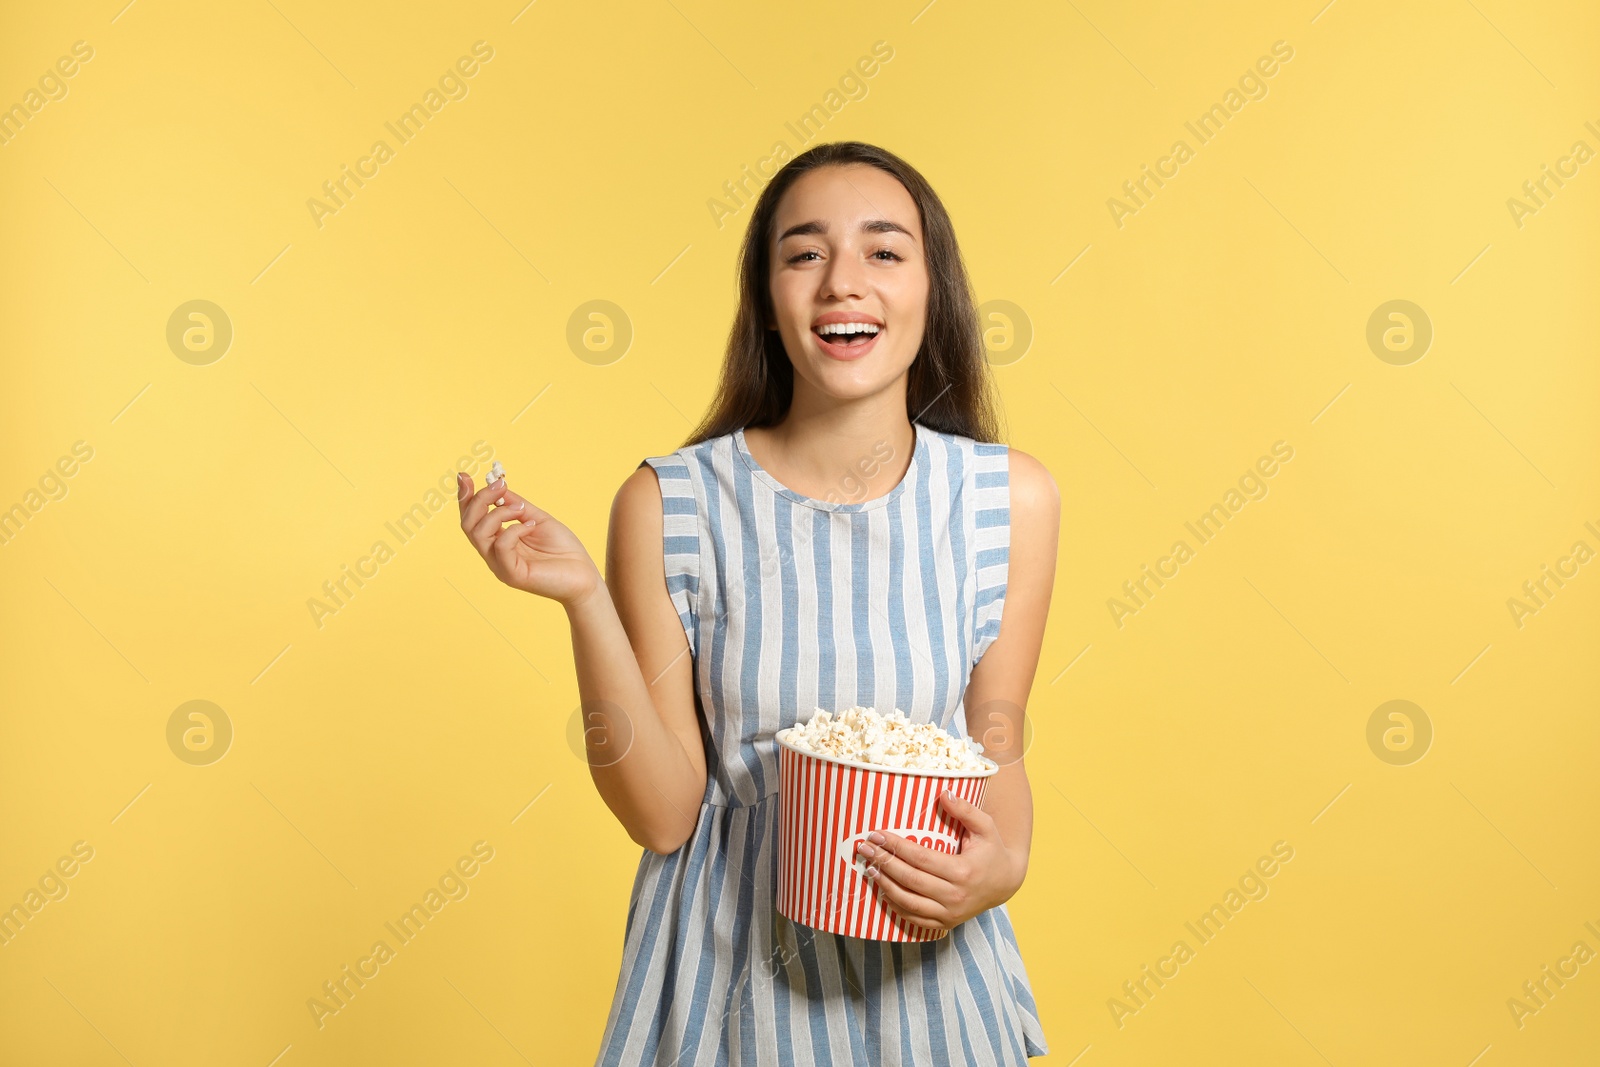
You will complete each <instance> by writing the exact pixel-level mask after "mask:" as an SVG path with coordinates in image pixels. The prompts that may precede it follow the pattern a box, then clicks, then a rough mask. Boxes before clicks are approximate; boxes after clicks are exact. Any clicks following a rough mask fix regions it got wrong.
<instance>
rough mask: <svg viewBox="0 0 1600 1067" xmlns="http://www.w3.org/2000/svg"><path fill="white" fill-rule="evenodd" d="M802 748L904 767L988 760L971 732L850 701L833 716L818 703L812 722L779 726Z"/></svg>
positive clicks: (970, 767)
mask: <svg viewBox="0 0 1600 1067" xmlns="http://www.w3.org/2000/svg"><path fill="white" fill-rule="evenodd" d="M783 734H784V740H786V741H788V742H789V743H790V744H791V745H793V746H794V747H795V748H798V749H800V750H801V751H802V752H810V753H813V754H815V755H818V756H828V757H830V758H832V759H841V760H851V761H854V762H856V763H871V764H876V765H878V766H880V767H896V768H900V769H902V770H908V771H963V772H969V771H970V772H981V771H986V770H989V769H990V766H991V764H990V763H989V761H988V760H986V759H984V758H983V754H982V753H983V748H982V746H980V745H979V744H978V743H977V742H976V741H974V740H973V739H972V738H970V737H968V738H965V739H962V738H958V737H953V736H952V735H950V734H949V733H946V732H945V731H944V730H942V729H940V728H939V727H938V726H937V725H935V724H933V723H931V722H912V721H911V720H910V719H909V718H907V717H906V713H905V712H903V711H901V710H900V709H899V708H895V709H894V710H892V711H890V712H889V714H887V715H880V714H878V712H877V711H876V710H875V709H873V708H862V707H854V708H849V709H847V710H845V711H841V712H839V714H838V715H837V716H835V715H834V714H832V713H831V712H828V711H825V710H823V709H822V708H818V709H817V710H816V711H815V712H814V713H813V714H812V716H811V721H810V722H802V723H796V724H795V725H794V726H792V727H790V728H789V729H787V730H785V731H783Z"/></svg>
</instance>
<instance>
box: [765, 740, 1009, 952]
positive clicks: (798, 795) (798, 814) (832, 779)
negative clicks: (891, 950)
mask: <svg viewBox="0 0 1600 1067" xmlns="http://www.w3.org/2000/svg"><path fill="white" fill-rule="evenodd" d="M784 733H785V731H783V730H780V731H778V735H777V741H778V914H780V915H783V916H785V917H787V918H789V919H792V920H793V921H795V922H797V923H800V924H801V925H802V926H810V927H812V928H814V929H817V930H826V931H828V932H829V933H835V934H846V935H849V936H850V937H863V938H868V939H871V940H874V941H936V940H938V939H939V938H941V937H944V936H945V935H946V934H947V933H949V931H948V930H930V929H927V928H925V927H921V926H917V925H916V924H915V923H911V922H907V921H906V920H904V919H902V918H900V917H899V916H898V915H897V914H896V913H895V912H894V911H893V910H892V909H891V908H890V907H889V905H888V904H887V903H885V902H884V901H883V900H881V899H880V898H879V896H878V889H877V886H876V885H875V884H874V883H873V882H871V881H869V880H868V879H867V877H866V876H865V875H864V874H863V873H862V872H863V871H865V870H866V867H867V864H866V861H865V860H863V859H862V858H861V856H860V855H859V854H858V853H857V852H856V845H857V844H858V843H859V842H861V841H864V840H866V837H867V834H868V833H870V832H872V831H873V830H887V831H889V832H891V833H895V834H898V835H900V836H901V837H904V838H906V839H907V840H911V841H915V842H916V843H918V844H919V845H923V846H925V847H927V848H931V849H935V850H937V851H939V852H950V853H958V852H960V851H961V844H962V841H963V840H964V839H965V838H966V828H965V827H963V826H962V825H961V823H959V822H957V821H956V820H954V819H952V818H949V817H948V816H946V815H945V813H944V809H943V807H942V806H941V805H940V803H939V794H940V793H942V792H944V791H945V790H949V791H950V792H953V793H955V794H956V795H957V796H959V797H962V798H963V799H965V800H968V801H970V802H971V803H973V804H978V805H981V804H982V803H983V791H984V786H985V785H986V784H987V783H988V780H989V776H990V775H992V774H994V773H995V772H997V771H998V770H999V769H1000V767H999V765H998V764H996V763H995V762H994V761H992V760H985V762H987V763H988V764H989V768H988V769H987V770H984V771H978V772H957V771H945V772H940V773H937V774H926V773H922V772H919V771H905V770H899V769H897V768H894V767H878V766H872V765H870V764H865V763H856V762H854V761H851V760H841V759H834V758H832V757H830V756H819V755H816V754H814V753H810V752H803V751H801V750H800V749H797V748H795V747H793V746H792V745H791V744H789V742H788V740H787V739H786V738H785V737H784Z"/></svg>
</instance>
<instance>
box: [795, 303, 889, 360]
mask: <svg viewBox="0 0 1600 1067" xmlns="http://www.w3.org/2000/svg"><path fill="white" fill-rule="evenodd" d="M885 329H886V327H885V326H884V324H883V322H882V320H880V319H877V318H875V317H873V316H871V315H866V314H862V313H860V312H851V311H830V312H828V313H827V314H826V315H819V316H817V319H816V321H814V322H812V324H811V335H812V336H813V337H815V338H816V339H817V347H818V348H820V349H821V350H822V353H823V355H826V356H828V357H830V358H832V359H837V360H841V361H846V362H848V361H850V360H855V359H860V358H861V357H862V356H865V355H866V354H867V353H868V352H871V351H872V350H873V349H874V348H875V347H877V344H878V338H879V337H882V336H883V333H884V330H885Z"/></svg>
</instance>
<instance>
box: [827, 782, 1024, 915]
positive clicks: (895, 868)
mask: <svg viewBox="0 0 1600 1067" xmlns="http://www.w3.org/2000/svg"><path fill="white" fill-rule="evenodd" d="M939 799H940V801H941V802H942V803H943V805H944V811H945V814H946V815H947V816H949V817H950V818H952V819H955V820H956V821H958V822H960V823H961V824H962V825H963V826H965V827H966V828H967V837H966V840H965V841H964V842H963V843H962V845H961V851H960V852H959V853H957V854H955V855H951V854H950V853H948V852H937V851H935V850H933V849H931V848H926V847H924V846H922V845H919V844H916V843H915V842H912V841H907V840H906V839H905V838H903V837H901V836H900V835H899V834H893V833H888V832H885V831H878V832H877V833H876V834H875V835H874V836H876V837H880V838H882V839H883V840H882V842H881V843H880V844H869V843H868V842H869V841H872V837H869V838H868V840H867V841H863V842H861V843H860V844H859V845H858V846H857V847H856V854H857V855H858V856H859V857H861V858H862V859H864V860H866V861H867V870H866V872H865V875H866V878H867V879H868V880H869V881H871V882H874V883H876V884H877V887H878V893H879V894H880V895H881V896H882V898H883V900H884V901H885V902H886V903H887V904H888V905H889V907H890V908H891V909H892V910H893V911H895V912H896V913H897V914H899V915H900V916H901V917H902V918H904V919H905V920H906V921H907V922H909V923H913V924H915V925H917V926H921V927H925V928H928V929H933V930H949V929H951V928H952V927H954V926H956V925H957V924H958V923H963V922H966V921H967V920H968V919H970V918H972V917H973V916H974V915H977V914H978V913H979V912H983V911H987V910H988V909H989V908H992V907H995V906H996V905H998V904H1003V903H1005V902H1006V901H1007V900H1009V899H1010V898H1011V896H1012V894H1014V893H1015V892H1016V891H1017V889H1018V888H1019V887H1020V886H1021V885H1022V875H1023V869H1024V868H1025V866H1026V860H1025V859H1020V858H1019V857H1017V856H1015V855H1013V854H1012V853H1011V852H1010V851H1008V850H1007V849H1006V846H1005V842H1003V841H1001V840H1000V831H999V828H998V827H997V826H996V825H995V821H994V819H993V818H991V817H990V815H989V813H988V812H986V811H984V810H983V809H982V808H980V807H978V806H976V805H974V804H971V803H969V802H967V801H965V800H963V799H961V798H960V797H958V796H956V795H955V794H954V793H942V794H940V798H939Z"/></svg>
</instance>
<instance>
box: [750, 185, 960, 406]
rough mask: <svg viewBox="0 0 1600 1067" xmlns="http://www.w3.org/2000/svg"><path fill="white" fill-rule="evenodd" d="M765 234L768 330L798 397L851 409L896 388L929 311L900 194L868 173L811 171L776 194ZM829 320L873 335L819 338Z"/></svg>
mask: <svg viewBox="0 0 1600 1067" xmlns="http://www.w3.org/2000/svg"><path fill="white" fill-rule="evenodd" d="M772 232H773V235H774V239H775V242H776V243H775V244H774V245H773V247H772V249H771V250H770V251H771V263H772V270H771V287H772V305H773V309H774V311H775V312H776V314H777V319H778V321H777V322H776V323H768V328H769V329H776V330H777V331H778V333H779V335H780V336H781V337H782V338H783V347H784V349H785V350H786V351H787V352H788V354H789V362H790V363H792V364H793V365H794V371H795V390H796V392H797V393H798V392H800V391H801V390H802V389H804V388H806V386H809V387H810V388H811V389H814V390H816V391H817V392H820V393H823V394H825V395H827V396H831V397H834V398H836V399H840V400H849V399H855V398H858V397H863V396H869V395H871V394H873V393H876V392H878V391H879V390H882V389H884V388H886V387H888V386H890V385H892V384H893V383H895V382H896V381H898V380H900V379H901V378H902V376H903V375H905V373H906V371H907V369H908V368H909V367H910V366H911V361H912V360H913V359H915V358H916V355H917V350H918V349H919V348H921V347H922V334H923V328H924V326H925V324H926V321H927V307H928V265H927V260H926V258H925V257H924V255H923V246H922V222H921V219H920V218H919V215H918V212H917V205H916V201H914V200H912V199H911V194H910V193H908V192H906V189H905V186H903V185H901V184H900V182H899V180H898V179H896V178H895V177H894V176H893V175H890V174H887V173H885V172H884V171H881V170H879V169H878V168H877V167H873V166H868V165H866V164H861V163H854V164H847V165H843V166H827V167H821V168H818V169H817V170H814V171H811V172H809V173H808V174H806V175H805V176H804V177H802V178H800V179H799V180H798V181H796V182H795V183H794V185H792V186H790V187H789V189H788V190H787V191H786V192H785V193H784V194H783V198H782V199H781V200H780V201H779V202H778V210H777V213H776V216H775V219H774V225H773V231H772ZM834 320H848V321H858V322H864V323H868V324H871V325H874V326H876V327H878V329H877V332H876V333H875V334H874V333H873V332H872V331H871V330H870V329H867V330H860V331H858V332H855V333H853V334H836V333H831V332H830V333H827V334H822V333H819V332H818V331H819V330H820V329H821V328H822V327H823V325H824V324H827V323H830V322H832V321H834ZM802 382H803V383H804V384H802Z"/></svg>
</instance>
